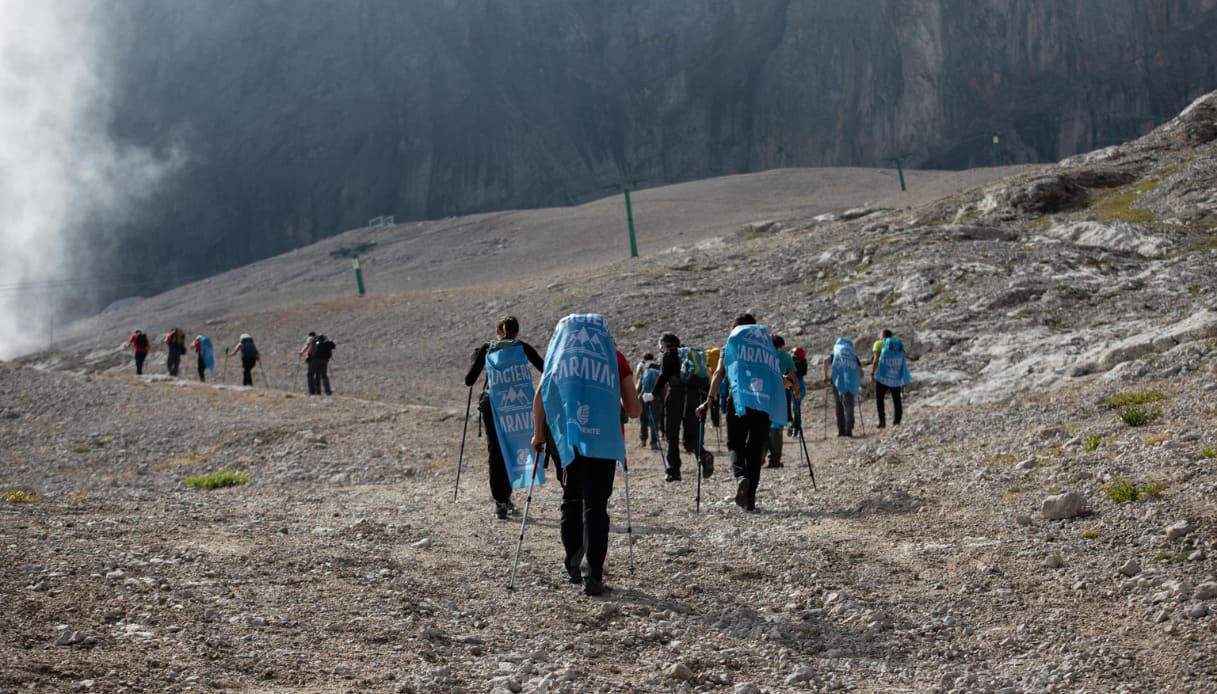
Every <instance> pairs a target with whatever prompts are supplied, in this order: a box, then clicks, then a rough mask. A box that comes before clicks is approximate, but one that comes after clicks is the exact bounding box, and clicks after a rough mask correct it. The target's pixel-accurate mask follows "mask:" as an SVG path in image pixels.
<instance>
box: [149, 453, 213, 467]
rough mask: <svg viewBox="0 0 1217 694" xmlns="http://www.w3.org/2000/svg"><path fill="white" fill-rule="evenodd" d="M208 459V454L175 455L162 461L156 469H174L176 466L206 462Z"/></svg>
mask: <svg viewBox="0 0 1217 694" xmlns="http://www.w3.org/2000/svg"><path fill="white" fill-rule="evenodd" d="M208 460H210V458H208V457H207V456H205V455H198V454H196V453H188V454H186V455H175V456H173V457H172V458H170V459H169V460H167V461H165V462H163V463H161V464H160V465H157V466H156V469H157V470H172V469H174V468H179V467H185V466H187V465H198V464H200V463H205V462H207V461H208Z"/></svg>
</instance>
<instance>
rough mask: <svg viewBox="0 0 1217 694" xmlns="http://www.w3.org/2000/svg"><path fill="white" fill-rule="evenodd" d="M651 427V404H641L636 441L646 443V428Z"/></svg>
mask: <svg viewBox="0 0 1217 694" xmlns="http://www.w3.org/2000/svg"><path fill="white" fill-rule="evenodd" d="M649 426H651V404H650V403H649V402H644V403H642V416H640V417H639V418H638V440H639V441H642V442H643V443H646V442H647V427H649Z"/></svg>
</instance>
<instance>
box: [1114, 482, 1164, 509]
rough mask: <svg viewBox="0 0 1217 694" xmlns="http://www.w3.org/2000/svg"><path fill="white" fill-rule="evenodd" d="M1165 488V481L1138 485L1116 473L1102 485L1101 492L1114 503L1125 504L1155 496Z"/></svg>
mask: <svg viewBox="0 0 1217 694" xmlns="http://www.w3.org/2000/svg"><path fill="white" fill-rule="evenodd" d="M1165 489H1166V483H1165V482H1149V483H1146V484H1143V485H1138V484H1137V483H1136V482H1134V481H1132V480H1126V479H1124V478H1123V477H1120V476H1119V475H1116V476H1115V477H1113V478H1112V479H1111V481H1110V482H1108V483H1107V484H1105V485H1103V487H1102V490H1103V493H1104V494H1106V495H1107V498H1108V499H1111V500H1112V502H1114V503H1116V504H1127V503H1131V502H1133V501H1139V500H1141V499H1146V498H1152V497H1156V496H1158V495H1159V494H1161V493H1162V492H1163V491H1164V490H1165Z"/></svg>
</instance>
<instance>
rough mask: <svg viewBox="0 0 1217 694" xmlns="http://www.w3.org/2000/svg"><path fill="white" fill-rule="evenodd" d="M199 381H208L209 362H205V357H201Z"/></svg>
mask: <svg viewBox="0 0 1217 694" xmlns="http://www.w3.org/2000/svg"><path fill="white" fill-rule="evenodd" d="M198 366H199V380H200V381H203V382H206V381H207V362H205V361H203V356H202V355H199V364H198Z"/></svg>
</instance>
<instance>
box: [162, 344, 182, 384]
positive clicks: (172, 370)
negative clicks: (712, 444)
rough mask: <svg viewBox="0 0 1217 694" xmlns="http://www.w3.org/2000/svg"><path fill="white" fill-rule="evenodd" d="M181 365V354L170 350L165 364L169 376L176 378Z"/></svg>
mask: <svg viewBox="0 0 1217 694" xmlns="http://www.w3.org/2000/svg"><path fill="white" fill-rule="evenodd" d="M181 364H182V354H181V352H178V351H176V350H173V349H170V350H169V360H168V362H166V364H165V365H166V366H167V367H168V368H169V375H170V376H173V377H175V378H176V377H177V372H178V368H179V367H180V366H181Z"/></svg>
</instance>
